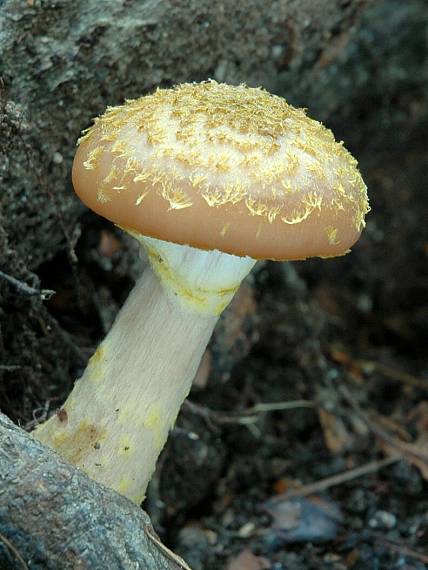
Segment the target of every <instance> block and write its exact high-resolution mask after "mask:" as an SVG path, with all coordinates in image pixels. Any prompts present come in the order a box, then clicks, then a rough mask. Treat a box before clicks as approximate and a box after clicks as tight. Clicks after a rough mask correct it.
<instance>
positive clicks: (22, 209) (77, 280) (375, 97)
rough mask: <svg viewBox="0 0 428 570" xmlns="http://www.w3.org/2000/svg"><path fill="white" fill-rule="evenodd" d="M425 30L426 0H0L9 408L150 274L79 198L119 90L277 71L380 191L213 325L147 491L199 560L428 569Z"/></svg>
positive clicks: (1, 370)
mask: <svg viewBox="0 0 428 570" xmlns="http://www.w3.org/2000/svg"><path fill="white" fill-rule="evenodd" d="M100 6H101V7H100ZM427 22H428V14H427V7H426V2H424V1H423V0H410V1H409V2H401V1H395V0H378V1H374V0H373V1H372V2H365V1H357V0H354V1H352V0H351V1H346V0H324V1H321V0H319V1H317V0H312V1H311V0H301V1H299V2H297V1H292V0H276V1H271V2H266V1H263V0H247V1H243V0H236V1H234V2H232V1H229V0H225V1H223V2H214V3H213V2H209V1H205V0H199V1H198V0H193V1H192V0H188V1H180V0H176V1H173V0H169V1H164V0H151V1H149V0H147V1H146V0H143V1H139V2H138V1H137V0H106V1H105V2H103V3H102V4H100V3H99V2H97V1H96V0H85V1H83V0H76V1H74V2H69V1H66V0H58V1H54V0H46V1H43V0H28V1H27V2H24V1H18V0H6V1H4V2H0V131H1V132H0V188H1V191H0V200H1V203H0V208H1V209H0V270H1V271H2V272H3V273H4V274H6V277H4V276H0V408H1V410H2V411H3V412H4V413H6V414H7V415H9V416H10V417H11V418H12V419H13V420H15V421H17V422H19V423H20V424H21V425H23V426H24V427H27V428H30V427H31V426H32V425H34V422H35V421H36V420H37V419H43V418H44V417H46V415H49V414H51V413H53V412H54V411H55V409H57V408H58V407H59V406H60V404H61V402H62V400H63V399H64V398H65V396H66V394H67V393H68V391H69V389H70V386H71V385H72V382H73V381H74V379H75V378H76V377H77V376H78V375H79V373H80V372H81V370H82V368H83V367H84V366H85V363H86V360H87V358H88V356H89V355H90V354H91V353H92V352H93V350H94V348H95V346H96V344H97V342H98V341H99V340H100V339H101V338H102V336H103V335H104V333H105V331H106V330H108V328H109V326H110V324H111V322H112V319H113V318H114V315H115V313H116V312H117V310H118V307H119V306H120V304H121V303H122V302H123V300H124V299H125V298H126V295H127V293H128V291H129V289H130V288H131V286H132V283H133V281H134V279H135V278H136V276H137V275H138V274H139V273H140V271H141V262H140V261H139V259H138V252H137V249H136V246H135V245H134V244H133V243H132V240H130V239H128V238H126V237H124V236H123V235H122V234H121V233H120V232H118V231H117V230H116V229H115V228H113V227H111V225H109V224H108V223H107V222H104V221H102V220H100V219H98V218H96V217H95V216H94V215H92V214H91V213H88V212H87V211H86V210H85V208H84V207H83V206H82V205H81V204H80V203H79V202H78V200H77V199H76V198H75V197H74V195H73V193H72V190H71V181H70V166H71V161H72V157H73V153H74V149H75V141H76V139H77V137H78V136H79V132H80V131H81V129H83V128H85V127H86V126H87V125H88V124H89V123H90V120H91V118H92V117H93V116H95V115H97V114H99V113H101V112H102V111H103V110H104V109H105V107H106V106H107V105H114V104H118V103H120V102H122V101H123V99H124V98H125V97H128V98H132V97H135V96H139V95H141V94H144V93H146V92H148V91H150V90H152V89H153V88H155V87H156V86H158V85H161V86H170V85H173V84H175V83H178V82H182V81H193V80H203V79H206V78H208V77H212V78H214V79H216V80H218V81H225V82H227V83H240V82H246V83H247V84H249V85H263V86H264V87H266V88H267V89H268V90H270V91H272V92H273V93H276V94H279V95H281V96H284V97H285V98H286V99H287V100H288V101H289V102H291V103H293V104H294V105H297V106H303V107H307V108H308V112H309V115H310V116H312V117H314V118H317V119H319V120H321V121H323V122H324V123H325V124H327V126H328V127H330V128H332V129H333V131H334V132H335V134H336V138H337V139H339V140H340V139H343V140H344V141H345V144H346V146H347V148H349V150H351V151H352V152H353V154H354V155H355V156H356V157H357V158H358V160H359V162H360V168H361V172H362V174H363V177H364V179H365V181H366V183H367V185H368V189H369V196H370V199H371V206H372V212H371V213H370V214H369V216H368V219H367V228H366V230H365V232H364V234H363V237H362V238H361V240H360V241H359V243H358V244H357V245H356V246H355V247H354V248H353V251H352V253H351V254H350V255H348V256H346V257H345V258H342V259H337V260H329V261H322V260H311V261H308V262H305V263H301V262H299V263H293V264H280V263H276V264H273V263H265V264H262V265H261V266H259V268H258V269H257V270H256V271H255V272H254V274H253V276H252V277H251V278H250V279H249V280H248V282H247V283H246V284H245V286H244V287H243V288H242V290H241V291H240V294H239V296H238V297H237V299H236V300H235V302H234V304H233V306H232V307H231V308H230V309H229V310H228V312H227V313H226V314H225V315H224V317H223V318H222V321H221V323H220V325H219V327H218V329H217V331H216V334H215V337H214V339H213V341H212V343H211V345H210V348H209V354H208V355H207V356H206V357H205V359H204V367H203V369H202V370H201V371H200V374H199V376H198V379H197V385H196V386H195V388H194V390H193V392H192V394H191V396H190V401H191V403H190V404H187V405H185V406H184V408H183V412H182V414H181V415H180V417H179V420H178V424H177V427H176V429H175V430H174V432H173V433H172V435H171V438H170V441H169V443H168V445H167V448H166V450H165V452H164V454H163V455H162V458H161V461H160V464H159V469H158V473H157V475H156V478H155V480H154V483H153V485H152V488H151V490H150V493H149V498H148V500H147V502H146V505H145V508H146V510H148V512H149V514H150V515H151V517H152V520H153V522H154V523H155V525H156V527H157V530H158V531H159V533H160V535H161V537H162V538H163V540H164V541H165V542H166V543H167V544H168V545H169V546H170V547H171V548H173V549H174V550H176V551H178V552H180V553H181V554H182V555H183V556H184V557H185V558H186V559H187V560H188V561H189V563H190V564H191V566H192V567H193V568H194V570H198V569H206V570H217V569H219V568H227V567H228V564H229V568H231V569H233V570H252V569H253V568H255V569H257V568H258V567H260V568H263V567H266V568H275V569H276V570H281V569H284V570H285V569H287V570H288V569H290V570H294V569H311V568H337V569H341V568H345V569H347V568H352V569H360V568H365V569H367V568H373V569H377V568H388V569H389V568H391V569H395V568H397V569H398V568H400V569H401V568H406V569H409V570H410V569H415V570H416V569H418V570H419V569H422V568H425V567H427V566H428V548H427V546H426V545H427V543H428V519H427V515H426V513H427V510H428V492H427V482H426V478H427V477H428V365H427V358H426V353H427V348H426V347H427V338H428V330H427V329H428V327H427V319H428V303H427V290H428V271H427V256H428V229H427V228H428V208H427V197H426V181H427V174H428V172H427V165H428V163H427V154H428V145H427V119H428V106H427V103H428V64H427V57H426V56H427V37H428V33H427ZM7 276H9V277H14V278H15V279H17V280H18V281H19V282H20V283H21V285H19V284H17V283H11V282H10V280H7ZM22 283H24V284H27V285H28V286H30V287H33V288H34V289H36V290H37V291H39V290H40V289H43V288H46V289H53V290H55V291H56V294H55V295H54V296H53V297H52V299H51V300H49V301H43V300H42V299H41V298H40V296H38V295H29V294H28V291H27V290H26V289H25V287H22ZM302 399H303V400H309V401H310V402H312V405H313V406H315V407H312V408H300V407H297V408H295V409H292V410H283V411H279V410H276V411H271V412H267V413H262V412H257V413H253V414H252V417H253V418H254V421H253V422H252V423H251V424H250V425H248V424H245V421H242V418H243V417H244V418H245V417H247V414H246V410H247V409H248V408H250V407H252V406H254V405H257V404H260V403H262V402H277V403H278V402H288V401H296V400H302ZM192 434H196V437H194V436H193V435H192ZM391 454H396V455H397V456H398V459H397V461H395V462H394V463H390V464H389V465H386V466H384V467H383V468H381V467H379V468H378V469H374V472H373V473H371V474H369V475H365V476H362V477H353V478H352V479H351V480H350V481H348V482H344V483H341V484H338V485H336V486H332V487H329V488H328V489H327V490H326V491H325V492H324V493H321V491H322V489H319V493H318V496H322V498H323V501H324V502H323V503H321V511H320V512H321V514H320V515H319V516H315V514H314V511H313V509H315V508H316V507H317V505H318V507H319V503H317V502H316V501H315V502H314V500H312V499H310V500H309V499H299V500H301V501H302V502H301V503H299V505H298V508H299V513H300V515H299V516H298V517H297V522H296V521H295V520H294V519H293V516H292V515H291V514H290V511H289V510H288V511H287V510H285V509H286V508H288V509H289V508H291V507H292V506H291V507H290V504H289V503H288V502H287V500H286V499H284V500H278V501H277V502H276V503H275V505H274V506H272V505H271V506H270V507H269V509H268V511H270V514H269V512H267V510H266V501H267V500H268V499H271V498H272V497H274V496H279V495H280V494H281V493H283V492H285V491H287V490H290V489H293V488H294V487H295V486H296V485H305V484H309V483H315V482H317V481H320V480H321V479H323V478H325V477H328V476H331V475H334V474H337V473H344V472H348V471H350V470H352V469H354V468H355V467H358V466H361V465H366V464H369V463H371V462H373V461H379V460H382V459H383V458H385V457H390V456H391ZM320 493H321V494H320ZM326 501H327V502H326ZM281 508H282V510H281ZM338 510H340V511H341V515H338ZM293 512H294V511H293ZM278 513H280V514H278ZM305 513H306V514H305ZM317 513H319V511H317ZM272 514H274V520H277V525H276V527H279V528H276V527H275V525H274V524H273V523H272V518H271V515H272ZM275 517H276V519H275ZM291 519H293V521H294V522H293V524H291V523H290V520H291ZM339 519H341V522H339ZM290 524H291V527H292V528H293V530H292V531H290V529H289V530H288V531H286V530H284V529H285V528H286V527H287V525H288V526H290ZM287 528H288V527H287ZM296 529H297V530H296ZM297 540H298V542H296V541H297ZM245 549H250V550H252V551H253V554H254V556H255V557H256V558H254V557H253V558H251V555H250V554H249V553H248V552H247V561H246V562H245V560H244V562H242V560H243V558H242V557H241V558H238V559H237V556H238V555H239V553H241V552H242V551H243V550H245ZM248 557H250V558H249V559H248ZM248 560H249V561H248ZM233 564H235V565H236V564H237V565H238V566H235V567H234V566H233ZM251 564H252V565H251ZM256 564H258V565H259V566H256ZM261 564H265V566H263V565H261ZM260 565H261V566H260Z"/></svg>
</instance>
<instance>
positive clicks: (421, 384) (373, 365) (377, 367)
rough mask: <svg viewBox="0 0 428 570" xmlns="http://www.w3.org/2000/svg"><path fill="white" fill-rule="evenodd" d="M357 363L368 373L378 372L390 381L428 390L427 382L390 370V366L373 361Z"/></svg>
mask: <svg viewBox="0 0 428 570" xmlns="http://www.w3.org/2000/svg"><path fill="white" fill-rule="evenodd" d="M355 362H356V363H357V364H359V365H360V366H361V367H362V368H365V369H366V370H367V371H370V370H372V371H376V372H378V373H379V374H382V376H385V377H386V378H389V379H390V380H395V381H397V382H402V383H403V384H408V385H409V386H414V387H415V388H421V389H422V390H428V381H427V380H422V379H421V378H417V377H416V376H413V374H409V373H408V372H403V371H401V370H396V369H395V368H390V367H389V366H385V364H381V363H380V362H374V361H373V360H356V361H355Z"/></svg>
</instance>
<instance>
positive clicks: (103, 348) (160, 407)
mask: <svg viewBox="0 0 428 570" xmlns="http://www.w3.org/2000/svg"><path fill="white" fill-rule="evenodd" d="M144 245H145V246H146V247H147V249H148V253H149V258H150V260H151V263H152V265H153V268H154V271H153V269H151V268H148V269H146V271H145V272H144V273H143V275H142V277H141V278H140V280H139V281H138V282H137V284H136V285H135V287H134V289H133V291H132V292H131V294H130V296H129V297H128V299H127V301H126V303H125V304H124V306H123V307H122V309H121V310H120V312H119V314H118V316H117V317H116V320H115V322H114V325H113V327H112V329H111V331H110V332H109V333H108V335H107V336H106V338H105V339H104V341H103V342H102V343H101V344H100V346H99V347H98V349H97V351H96V352H95V354H94V355H93V356H92V358H91V359H90V361H89V363H88V366H87V368H86V370H85V372H84V374H83V376H82V377H81V378H80V379H79V380H78V381H77V382H76V384H75V386H74V388H73V390H72V392H71V394H70V396H69V397H68V399H67V401H66V402H65V404H64V406H63V407H62V409H61V410H60V412H59V413H58V414H56V415H55V416H53V417H52V418H50V419H49V420H48V421H47V422H45V423H44V424H42V425H40V426H39V427H38V428H37V429H36V430H35V432H34V436H35V437H36V438H37V439H39V440H40V441H41V442H43V443H45V444H46V445H49V446H50V447H52V448H54V449H56V450H57V451H58V452H59V453H60V454H61V455H62V456H63V457H65V458H66V459H67V460H68V461H69V462H70V463H73V464H74V465H77V466H78V467H80V468H81V469H82V470H83V471H85V472H86V473H87V474H88V475H89V476H90V477H92V478H93V479H95V480H96V481H98V482H100V483H102V484H104V485H106V486H107V487H111V488H113V489H115V490H116V491H118V492H119V493H121V494H123V495H125V496H127V497H128V498H129V499H131V500H132V501H134V502H136V503H139V502H141V501H142V499H143V498H144V495H145V491H146V487H147V484H148V482H149V480H150V477H151V476H152V474H153V471H154V469H155V465H156V460H157V458H158V456H159V453H160V452H161V450H162V448H163V446H164V444H165V441H166V439H167V436H168V432H169V430H170V429H171V428H172V426H173V425H174V422H175V419H176V417H177V414H178V412H179V410H180V406H181V404H182V402H183V400H184V398H185V397H186V396H187V394H188V392H189V390H190V387H191V384H192V380H193V378H194V376H195V374H196V371H197V368H198V365H199V363H200V360H201V357H202V355H203V352H204V350H205V348H206V346H207V344H208V341H209V339H210V337H211V334H212V331H213V329H214V326H215V324H216V322H217V320H218V315H219V314H220V312H221V310H222V308H224V306H225V305H226V304H227V303H228V302H229V301H230V300H231V298H232V297H233V294H234V292H235V291H236V289H237V288H238V286H239V283H240V281H241V280H242V278H243V277H244V276H245V274H247V273H248V271H249V270H250V269H251V267H252V265H254V260H250V259H248V258H237V257H234V256H230V255H228V254H220V253H219V252H203V251H199V250H195V249H193V248H189V247H187V246H176V245H173V244H170V248H169V247H167V248H166V250H165V247H164V242H159V241H158V240H150V244H144ZM177 248H178V250H177ZM180 248H181V249H180ZM171 252H173V253H174V255H172V257H171V255H170V254H171ZM177 255H178V256H180V255H181V256H182V257H181V258H180V259H181V261H180V262H178V263H177ZM233 260H234V261H233ZM186 266H187V267H188V268H189V271H186ZM233 266H234V267H233ZM191 267H193V268H195V267H197V268H198V269H197V271H196V273H197V274H198V275H199V277H198V278H197V279H196V284H195V286H194V287H192V285H191V284H189V283H188V282H187V280H186V276H187V275H188V274H189V272H190V274H191V273H192V270H191ZM244 269H245V270H244ZM183 270H184V272H183ZM195 277H196V276H195ZM192 281H195V279H193V278H192Z"/></svg>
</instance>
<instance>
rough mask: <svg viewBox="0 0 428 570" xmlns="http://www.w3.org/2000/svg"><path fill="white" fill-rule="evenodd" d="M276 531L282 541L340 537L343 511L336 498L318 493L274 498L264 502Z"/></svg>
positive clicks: (317, 540)
mask: <svg viewBox="0 0 428 570" xmlns="http://www.w3.org/2000/svg"><path fill="white" fill-rule="evenodd" d="M264 508H265V510H266V511H267V512H268V513H269V514H270V515H271V517H272V527H271V528H272V530H273V533H274V534H275V536H276V537H277V538H278V539H279V540H280V541H282V542H325V541H327V540H332V539H334V538H335V537H336V535H337V532H338V530H339V526H340V523H341V522H342V520H343V517H342V513H341V511H340V509H339V507H338V505H336V503H333V502H332V501H328V500H327V499H322V498H321V497H318V496H311V497H289V498H286V497H284V499H282V500H281V499H279V498H275V499H271V500H270V501H267V502H266V503H265V505H264Z"/></svg>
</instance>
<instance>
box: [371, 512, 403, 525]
mask: <svg viewBox="0 0 428 570" xmlns="http://www.w3.org/2000/svg"><path fill="white" fill-rule="evenodd" d="M396 524H397V517H396V516H395V515H394V514H393V513H388V512H387V511H376V512H375V514H374V515H373V516H372V518H371V519H370V520H369V526H370V527H371V528H385V529H391V528H394V527H395V526H396Z"/></svg>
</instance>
